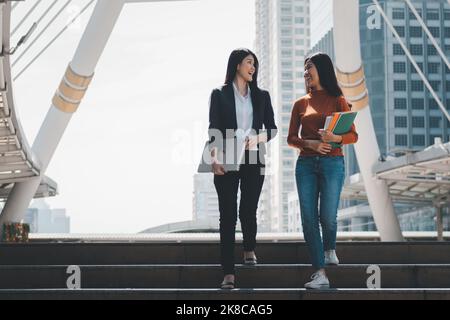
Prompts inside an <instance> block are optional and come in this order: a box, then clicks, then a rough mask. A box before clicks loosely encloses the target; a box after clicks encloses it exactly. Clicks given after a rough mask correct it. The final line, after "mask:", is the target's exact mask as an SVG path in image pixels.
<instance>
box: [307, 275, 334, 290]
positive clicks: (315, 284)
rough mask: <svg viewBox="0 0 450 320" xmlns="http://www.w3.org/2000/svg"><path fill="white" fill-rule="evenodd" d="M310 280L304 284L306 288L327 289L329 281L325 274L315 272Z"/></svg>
mask: <svg viewBox="0 0 450 320" xmlns="http://www.w3.org/2000/svg"><path fill="white" fill-rule="evenodd" d="M311 280H312V281H311V282H308V283H306V284H305V288H306V289H329V288H330V282H329V281H328V278H327V276H326V275H325V274H323V273H321V272H316V273H314V274H313V275H312V276H311Z"/></svg>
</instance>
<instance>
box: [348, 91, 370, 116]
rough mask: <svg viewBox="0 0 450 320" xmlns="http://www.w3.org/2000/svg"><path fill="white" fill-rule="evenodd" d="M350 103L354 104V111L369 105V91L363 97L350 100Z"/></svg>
mask: <svg viewBox="0 0 450 320" xmlns="http://www.w3.org/2000/svg"><path fill="white" fill-rule="evenodd" d="M350 103H351V104H352V110H353V111H357V110H361V109H364V108H365V107H367V106H368V105H369V95H368V94H367V91H366V94H365V95H364V96H363V97H361V98H360V99H358V100H353V101H352V100H350Z"/></svg>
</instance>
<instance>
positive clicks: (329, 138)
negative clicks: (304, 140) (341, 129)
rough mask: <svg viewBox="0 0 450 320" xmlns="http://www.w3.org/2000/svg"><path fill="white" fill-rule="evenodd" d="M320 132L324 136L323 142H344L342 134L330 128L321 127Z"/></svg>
mask: <svg viewBox="0 0 450 320" xmlns="http://www.w3.org/2000/svg"><path fill="white" fill-rule="evenodd" d="M318 132H319V134H320V136H321V137H322V142H336V143H341V142H342V136H339V135H336V134H334V133H333V132H331V131H330V130H323V129H319V131H318Z"/></svg>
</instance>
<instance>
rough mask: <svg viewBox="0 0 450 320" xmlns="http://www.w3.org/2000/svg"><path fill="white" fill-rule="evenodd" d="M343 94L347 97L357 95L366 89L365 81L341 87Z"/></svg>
mask: <svg viewBox="0 0 450 320" xmlns="http://www.w3.org/2000/svg"><path fill="white" fill-rule="evenodd" d="M341 89H342V92H343V93H344V96H346V97H347V98H352V97H359V96H361V95H362V94H363V93H364V92H365V91H366V89H367V88H366V82H365V80H363V81H362V82H361V83H360V84H358V85H356V86H354V87H341Z"/></svg>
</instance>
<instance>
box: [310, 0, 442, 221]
mask: <svg viewBox="0 0 450 320" xmlns="http://www.w3.org/2000/svg"><path fill="white" fill-rule="evenodd" d="M331 2H332V1H331V0H314V1H311V10H312V11H318V12H320V15H315V14H313V15H312V20H311V26H312V28H313V26H316V27H314V29H315V33H313V42H312V45H313V47H312V49H311V52H316V51H322V52H325V53H328V54H329V55H330V56H331V57H332V59H333V60H334V47H333V25H332V23H331V25H330V24H320V21H323V20H324V19H323V18H321V16H326V17H328V18H326V19H325V20H326V21H332V19H333V14H332V6H330V3H331ZM359 3H360V11H359V15H360V16H359V23H360V38H361V39H360V40H361V56H362V61H363V64H364V70H365V76H366V84H367V88H368V91H369V99H370V102H369V105H370V111H371V114H372V119H373V124H374V128H375V132H376V136H377V140H378V145H379V147H380V152H381V153H382V155H385V156H386V155H399V154H401V153H405V152H414V151H418V150H423V149H424V148H426V147H427V146H429V145H432V144H434V140H435V138H441V140H442V141H443V142H447V141H449V134H450V126H449V122H448V121H447V119H446V118H445V116H444V114H443V112H442V111H441V110H440V109H439V108H438V105H437V103H436V101H435V100H434V99H433V98H432V96H431V94H430V93H429V91H428V89H427V88H426V87H425V86H424V84H423V82H422V80H421V78H420V77H419V75H418V73H417V72H416V70H415V69H414V67H413V65H412V64H411V63H410V62H409V60H408V58H407V56H406V55H405V53H404V52H403V49H402V48H401V46H400V44H399V43H398V41H397V39H396V38H395V36H394V35H393V33H392V32H390V30H389V29H388V28H387V27H386V25H385V23H384V21H383V19H382V17H381V16H379V19H375V20H374V21H377V20H378V21H379V23H378V24H377V23H373V21H372V23H369V25H368V21H370V17H371V16H372V17H374V15H378V14H379V13H378V11H377V10H376V8H375V7H374V4H373V1H371V0H360V1H359ZM412 3H413V5H414V7H415V8H416V9H417V11H418V12H419V14H420V15H421V17H422V19H423V20H424V22H425V24H426V25H427V27H428V28H429V30H430V32H431V33H432V35H433V37H434V38H435V39H436V41H437V43H438V44H439V45H440V46H441V48H442V50H443V51H444V52H445V54H446V55H447V57H449V56H450V6H449V4H448V2H447V1H446V0H436V1H425V0H413V1H412ZM380 4H381V6H382V7H383V9H384V11H385V12H386V14H387V16H388V17H389V19H390V20H391V21H392V23H393V25H394V27H395V29H396V31H397V33H398V34H399V36H400V37H401V38H402V40H403V42H404V43H405V44H406V46H407V47H408V48H409V50H410V52H411V54H412V55H413V57H414V60H415V61H416V62H417V63H418V65H419V66H420V68H421V70H422V71H423V72H424V74H425V76H426V77H427V79H428V80H429V82H430V84H431V86H432V87H433V88H434V90H435V92H436V93H437V95H438V96H439V98H440V100H441V101H442V102H443V103H444V105H445V104H446V108H447V110H449V109H450V70H449V69H448V68H447V67H446V65H445V64H444V62H443V61H442V59H441V57H440V56H439V55H438V53H437V51H436V49H435V48H434V46H433V45H432V43H431V41H430V40H429V39H428V37H427V35H426V34H425V32H424V31H423V30H422V28H421V26H420V24H419V22H418V21H417V19H416V18H415V16H414V14H413V13H412V12H411V11H410V9H409V7H408V6H407V4H406V3H405V2H404V1H395V0H390V1H386V0H381V1H380ZM344 154H345V155H346V173H347V175H348V176H349V175H352V174H354V173H357V172H359V168H358V164H357V161H356V156H355V153H354V149H353V146H345V147H344ZM352 204H354V203H353V202H347V201H341V205H342V207H348V206H349V205H352ZM429 210H433V208H429ZM396 211H397V213H399V214H402V212H400V211H399V210H396ZM415 212H416V213H418V212H419V211H417V210H416V211H415ZM411 213H412V212H411ZM403 220H404V219H402V218H401V217H400V222H401V223H402V221H403ZM405 225H406V224H404V223H402V226H405ZM421 225H422V226H423V225H424V222H421ZM408 228H409V229H414V228H413V227H410V226H409V227H408Z"/></svg>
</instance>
